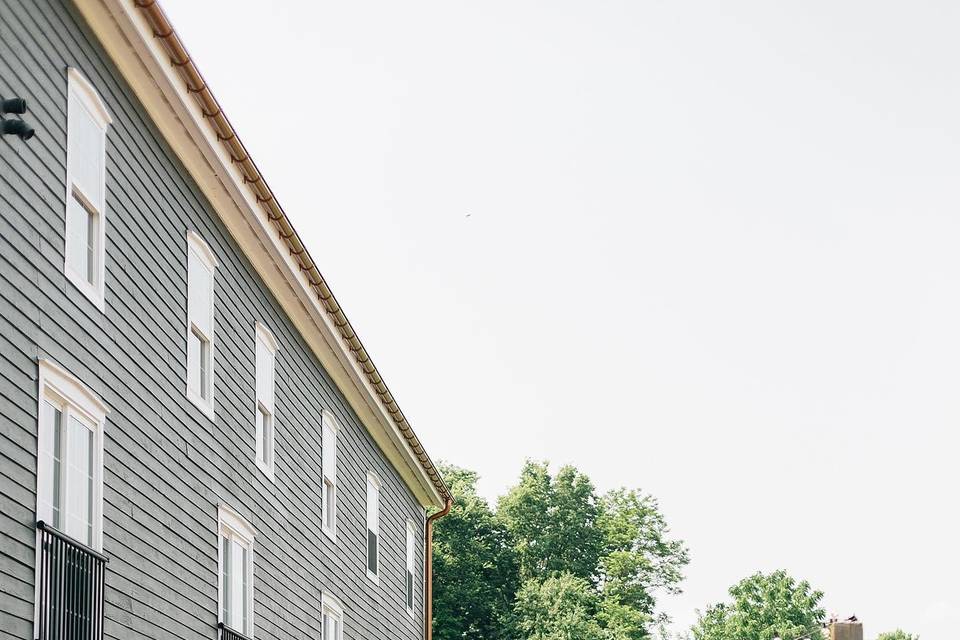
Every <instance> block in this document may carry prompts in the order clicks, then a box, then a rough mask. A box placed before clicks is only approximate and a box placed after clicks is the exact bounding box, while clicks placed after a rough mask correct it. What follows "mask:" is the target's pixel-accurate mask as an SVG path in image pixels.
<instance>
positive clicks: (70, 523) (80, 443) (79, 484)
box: [37, 396, 99, 547]
mask: <svg viewBox="0 0 960 640" xmlns="http://www.w3.org/2000/svg"><path fill="white" fill-rule="evenodd" d="M40 414H41V415H40V428H39V433H38V441H39V444H38V451H39V454H40V456H39V461H38V465H39V469H38V491H37V493H38V495H37V498H38V506H39V513H38V514H37V518H38V520H43V521H45V522H49V523H50V524H51V525H52V526H53V527H54V528H56V529H58V530H60V531H62V532H63V533H65V534H66V535H68V536H70V537H71V538H74V539H75V540H77V541H79V542H82V543H83V544H86V545H87V546H90V547H93V546H94V544H95V536H96V533H97V531H98V529H99V527H96V528H95V524H96V518H97V511H98V510H97V507H96V482H97V477H98V473H99V472H98V470H97V462H98V455H97V446H98V443H97V426H96V425H95V424H92V423H91V422H90V420H89V419H87V418H86V417H85V416H84V415H83V414H82V413H80V412H78V411H77V409H76V408H74V407H73V406H71V404H70V403H69V402H67V401H65V400H63V399H58V398H52V397H49V396H46V397H43V398H42V399H41V405H40Z"/></svg>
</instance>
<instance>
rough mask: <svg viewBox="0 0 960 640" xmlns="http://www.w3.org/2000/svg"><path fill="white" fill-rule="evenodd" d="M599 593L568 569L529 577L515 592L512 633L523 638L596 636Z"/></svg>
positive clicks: (564, 639)
mask: <svg viewBox="0 0 960 640" xmlns="http://www.w3.org/2000/svg"><path fill="white" fill-rule="evenodd" d="M598 604H599V596H598V595H597V592H596V590H595V589H594V588H593V585H592V584H590V582H589V581H587V580H586V579H584V578H581V577H578V576H575V575H573V574H571V573H566V572H562V573H556V574H555V575H552V576H550V577H548V578H546V579H545V580H537V579H530V580H527V581H526V582H524V584H523V587H522V588H521V589H520V591H519V593H517V601H516V605H515V607H514V614H515V616H514V627H515V628H514V635H515V637H517V638H526V639H527V640H598V639H599V638H600V637H601V633H602V632H601V629H600V625H599V623H598V622H597V619H596V612H597V607H598Z"/></svg>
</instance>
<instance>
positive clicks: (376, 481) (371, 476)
mask: <svg viewBox="0 0 960 640" xmlns="http://www.w3.org/2000/svg"><path fill="white" fill-rule="evenodd" d="M367 482H368V483H369V482H372V483H373V486H375V487H376V488H377V511H376V515H377V572H376V573H373V572H372V571H370V557H369V554H370V542H369V541H368V540H367V531H368V530H369V529H370V520H369V517H365V518H364V523H363V546H364V549H365V552H364V554H363V559H364V562H365V563H366V564H365V567H364V568H365V569H366V571H367V577H368V578H370V580H372V581H373V582H374V583H376V584H378V585H379V584H380V573H381V572H380V557H381V556H382V555H383V554H381V553H380V549H381V547H383V535H382V527H381V526H380V524H381V523H380V515H381V513H382V511H383V509H381V508H380V502H381V500H382V498H383V484H382V483H381V482H380V478H378V477H377V475H376V474H375V473H374V472H372V471H368V472H367ZM363 492H364V495H367V485H366V484H364V485H363ZM369 501H370V500H369V496H367V500H366V502H367V503H369ZM368 508H369V507H368Z"/></svg>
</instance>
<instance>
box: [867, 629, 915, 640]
mask: <svg viewBox="0 0 960 640" xmlns="http://www.w3.org/2000/svg"><path fill="white" fill-rule="evenodd" d="M877 640H920V636H915V635H913V634H912V633H907V632H906V631H903V630H902V629H897V630H896V631H887V632H886V633H881V634H880V635H878V636H877Z"/></svg>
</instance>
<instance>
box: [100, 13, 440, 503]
mask: <svg viewBox="0 0 960 640" xmlns="http://www.w3.org/2000/svg"><path fill="white" fill-rule="evenodd" d="M102 1H103V2H105V5H106V8H108V11H109V7H110V6H114V7H118V8H119V10H120V11H122V12H123V13H124V14H128V15H129V14H130V13H131V11H130V10H129V9H128V7H135V11H136V12H137V13H139V14H140V15H142V16H143V18H144V19H145V20H146V23H147V25H148V26H149V28H150V30H152V32H153V37H154V38H155V39H156V40H157V41H159V42H160V43H162V46H163V49H164V50H165V52H166V53H167V55H168V56H169V65H170V68H171V69H173V70H175V72H176V75H178V76H179V78H180V80H181V81H182V82H181V84H180V86H178V87H177V90H178V92H179V94H180V95H179V98H180V99H181V100H182V101H184V102H185V103H188V102H190V101H191V100H192V101H193V102H195V104H196V106H198V107H199V114H200V115H201V117H202V119H203V120H204V121H205V122H206V124H207V126H208V127H209V129H210V131H212V133H213V134H214V135H215V136H216V140H217V141H218V142H219V144H220V145H221V146H222V149H223V150H225V151H226V153H227V154H228V155H229V160H230V163H231V164H232V165H233V166H234V167H235V168H236V169H237V170H238V171H239V176H235V175H234V172H231V177H232V178H233V179H234V182H235V183H236V184H235V186H236V188H237V189H238V190H239V191H244V190H245V191H246V192H247V195H248V196H251V195H252V196H253V200H254V201H255V203H256V205H258V206H259V207H260V209H261V210H262V211H263V212H264V213H265V214H266V217H267V219H268V220H269V221H270V224H271V225H272V226H273V228H274V230H275V231H276V233H277V236H278V238H279V240H280V241H281V242H282V243H283V245H284V246H285V248H286V250H287V252H288V253H289V258H290V259H292V260H293V261H294V262H295V265H296V267H297V268H298V269H299V272H300V275H301V276H302V277H304V278H305V280H306V282H307V284H308V286H309V287H310V289H311V290H312V292H313V294H314V295H315V297H316V301H317V302H319V305H320V306H321V307H322V309H323V311H324V312H325V313H326V315H327V317H328V321H329V322H330V323H331V324H332V325H333V326H334V327H335V328H336V332H337V334H338V337H339V340H338V341H337V343H338V344H337V347H339V349H340V350H341V351H342V355H345V356H346V358H347V359H348V360H349V361H350V362H351V363H352V365H353V366H354V367H355V368H356V371H357V372H358V373H360V374H361V375H362V376H363V378H364V379H365V381H366V383H367V385H369V389H370V390H372V391H373V392H374V393H375V395H376V399H377V400H378V403H379V404H380V405H382V409H383V410H384V411H385V412H386V414H387V415H389V418H390V421H391V422H392V424H393V425H394V427H395V428H396V430H397V431H398V432H399V433H400V434H401V435H402V437H403V440H404V442H405V443H406V447H407V448H408V453H409V455H410V456H411V457H412V458H413V459H414V460H415V461H416V464H417V465H419V468H420V469H421V471H422V473H423V474H424V475H425V479H429V482H430V483H431V484H432V489H433V491H432V492H431V493H434V500H432V502H434V503H435V504H436V505H437V506H442V505H443V504H444V503H445V502H446V500H447V499H449V498H451V494H450V491H449V490H448V488H447V486H446V484H445V483H444V481H443V478H442V477H441V476H440V473H439V470H438V469H437V467H436V465H434V463H433V461H432V460H431V459H430V456H429V455H428V454H427V452H426V450H425V449H424V447H423V444H422V443H421V442H420V439H419V438H418V437H417V435H416V433H415V432H414V430H413V428H412V427H411V425H410V423H409V422H408V421H407V418H406V416H405V415H404V413H403V411H402V410H401V409H400V406H399V405H398V404H397V401H396V399H395V398H394V396H393V394H392V393H391V392H390V389H389V388H388V387H387V384H386V382H385V381H384V379H383V376H381V375H380V372H379V371H378V370H377V367H376V365H374V363H373V360H372V359H371V357H370V354H369V353H368V352H367V350H366V348H365V347H364V346H363V343H362V342H361V340H360V338H359V336H358V335H357V332H356V331H355V330H354V328H353V326H352V325H351V324H350V321H349V320H348V319H347V316H346V314H345V313H344V311H343V308H342V307H341V306H340V304H339V303H338V302H337V299H336V297H335V296H334V294H333V292H332V291H331V289H330V286H329V285H328V283H327V281H326V280H325V279H324V277H323V275H322V274H321V273H320V271H319V269H317V266H316V262H315V261H314V260H313V258H312V257H311V256H310V252H309V251H308V249H307V248H306V246H305V245H304V243H303V241H302V240H301V238H300V236H299V234H298V233H297V231H296V230H295V229H294V228H293V225H292V224H291V222H290V220H289V218H288V217H287V215H286V213H285V212H284V211H283V208H282V207H281V206H280V204H279V203H278V201H277V198H276V197H275V195H274V193H273V191H271V189H270V187H269V185H268V184H267V181H266V179H265V178H264V177H263V175H262V174H261V173H260V171H259V169H258V168H257V166H256V164H255V163H254V161H253V159H252V158H251V157H250V154H249V153H248V152H247V150H246V148H245V147H244V145H243V143H242V142H241V141H240V138H239V136H238V135H237V132H236V130H235V129H234V128H233V126H232V125H231V124H230V121H229V120H228V119H227V116H226V114H224V112H223V109H222V107H221V106H220V104H219V103H218V102H217V100H216V98H215V97H214V95H213V93H212V92H211V90H210V88H209V87H208V85H207V83H206V81H205V80H204V78H203V76H202V75H201V74H200V71H199V69H198V68H197V66H196V64H195V62H194V61H193V58H191V57H190V54H189V53H188V52H187V50H186V47H185V46H184V44H183V42H182V40H181V39H180V37H179V35H178V34H177V32H176V31H175V30H174V28H173V26H172V25H171V23H170V20H169V19H168V18H167V16H166V14H165V13H164V11H163V9H162V8H161V7H160V6H159V4H158V2H157V0H102ZM81 4H85V3H81ZM124 5H126V6H124ZM81 8H82V7H81ZM85 13H86V12H85ZM111 14H112V18H113V20H114V21H116V20H117V19H118V16H117V15H116V14H117V11H116V10H115V11H112V12H111ZM130 17H131V18H132V16H130ZM88 19H89V16H88ZM121 31H123V29H122V27H121ZM125 33H126V35H127V36H128V37H129V35H130V34H129V30H127V31H126V32H125ZM138 35H140V37H145V35H144V34H142V33H138ZM147 46H149V43H147ZM145 67H146V68H147V71H148V72H149V65H145ZM218 175H219V174H218ZM237 177H239V178H240V180H237V179H236V178H237ZM269 240H270V241H271V242H270V243H271V244H272V243H273V240H274V239H273V238H270V239H269ZM289 279H290V278H288V280H289ZM293 284H300V283H293ZM327 342H329V340H327Z"/></svg>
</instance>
